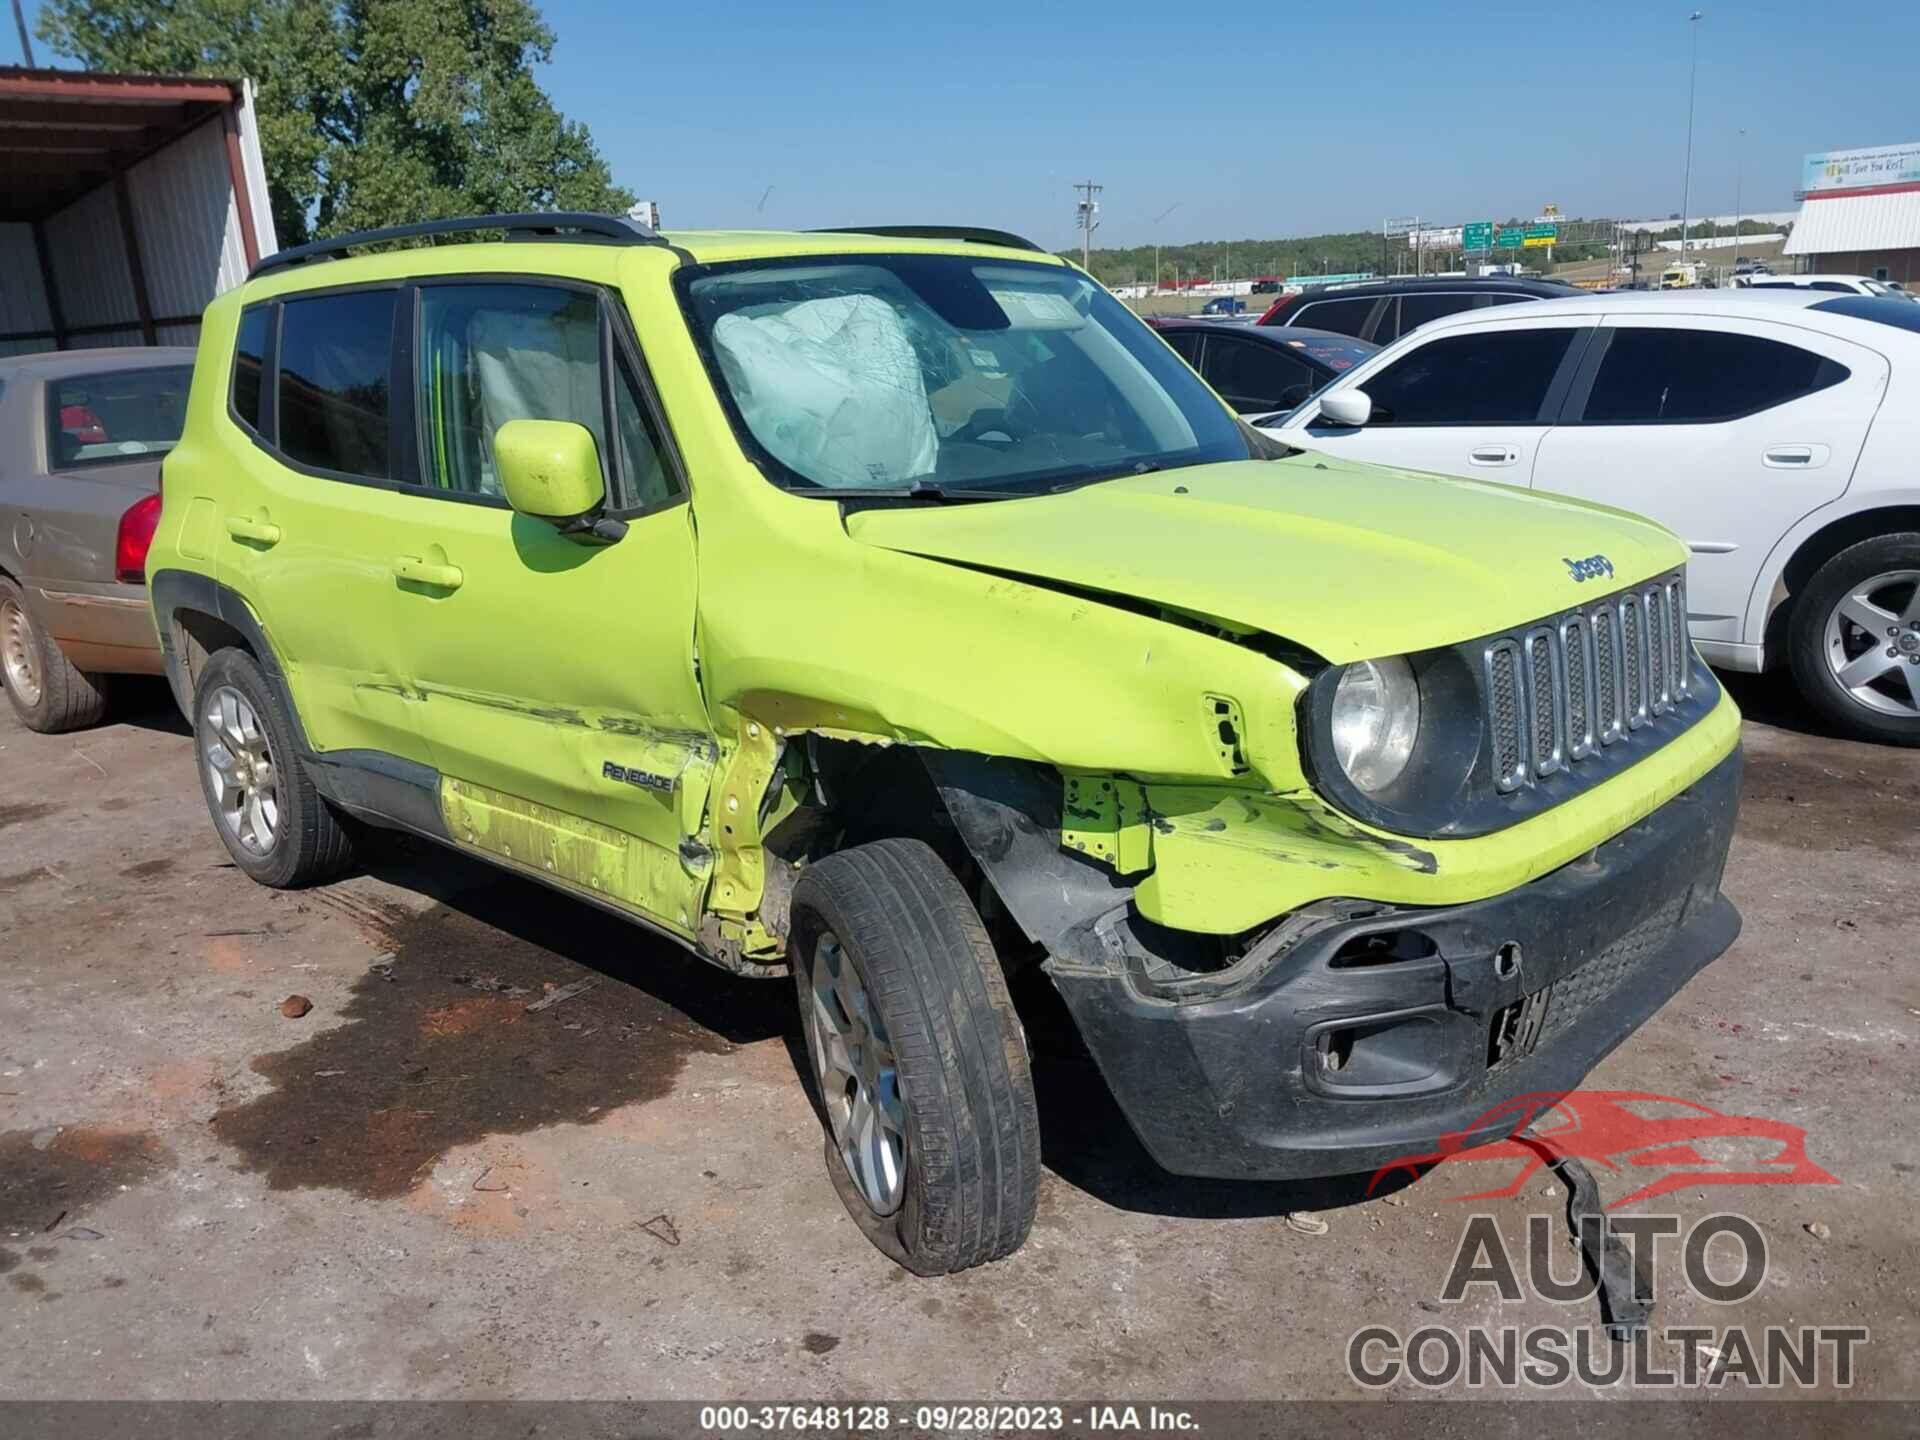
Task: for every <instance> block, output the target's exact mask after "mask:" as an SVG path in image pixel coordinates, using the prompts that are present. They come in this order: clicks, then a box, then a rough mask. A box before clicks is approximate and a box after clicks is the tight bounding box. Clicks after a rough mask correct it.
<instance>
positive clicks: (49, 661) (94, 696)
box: [0, 579, 107, 735]
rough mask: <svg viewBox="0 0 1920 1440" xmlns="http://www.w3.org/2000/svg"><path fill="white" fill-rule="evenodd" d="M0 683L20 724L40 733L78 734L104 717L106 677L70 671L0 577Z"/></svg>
mask: <svg viewBox="0 0 1920 1440" xmlns="http://www.w3.org/2000/svg"><path fill="white" fill-rule="evenodd" d="M0 681H3V682H4V684H5V686H6V691H7V699H8V700H10V701H12V702H13V710H14V713H15V714H16V715H18V716H19V717H20V720H21V723H22V724H24V725H25V726H26V727H27V728H28V729H29V730H37V731H39V732H40V733H41V734H42V735H56V734H59V733H60V732H61V731H63V730H81V729H84V728H86V727H87V726H89V725H97V724H99V723H100V717H101V716H102V715H104V714H106V713H107V678H106V676H104V675H89V674H88V673H87V672H86V671H84V670H81V669H78V668H76V667H75V665H74V664H73V662H72V661H71V660H69V659H67V657H66V654H65V652H63V651H62V650H61V649H60V647H59V646H58V645H56V644H54V642H53V637H52V636H50V635H45V634H42V633H41V630H40V627H39V626H38V625H36V624H34V623H33V616H32V615H30V614H29V613H28V612H27V597H26V595H25V594H24V593H22V591H21V589H20V587H19V586H18V585H16V584H15V583H14V582H13V581H11V580H6V579H0Z"/></svg>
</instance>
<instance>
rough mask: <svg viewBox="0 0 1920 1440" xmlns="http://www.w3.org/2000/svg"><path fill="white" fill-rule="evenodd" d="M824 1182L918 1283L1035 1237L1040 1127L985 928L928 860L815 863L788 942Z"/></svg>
mask: <svg viewBox="0 0 1920 1440" xmlns="http://www.w3.org/2000/svg"><path fill="white" fill-rule="evenodd" d="M790 946H791V956H792V960H793V973H794V980H795V984H796V987H797V989H798V991H799V998H800V1008H801V1016H802V1023H803V1027H804V1029H805V1030H806V1037H807V1053H808V1055H809V1057H810V1058H811V1060H812V1063H813V1076H814V1079H815V1081H816V1082H817V1084H818V1085H819V1088H820V1099H821V1102H822V1106H823V1108H824V1109H825V1111H826V1116H827V1128H828V1136H827V1168H828V1172H829V1174H830V1175H831V1176H832V1179H833V1184H834V1189H835V1190H836V1191H838V1192H839V1195H840V1199H841V1202H842V1203H843V1204H845V1206H846V1207H847V1213H848V1214H849V1215H851V1216H852V1217H853V1218H854V1220H855V1222H856V1223H857V1224H858V1225H859V1226H860V1228H861V1230H862V1231H863V1232H865V1234H866V1236H867V1238H868V1239H869V1240H871V1241H872V1242H873V1243H874V1244H875V1245H876V1246H878V1247H879V1249H880V1250H881V1251H883V1252H884V1253H885V1254H887V1255H888V1256H890V1257H891V1258H892V1259H894V1260H895V1261H897V1262H898V1263H899V1264H901V1265H904V1266H905V1267H906V1268H907V1269H909V1270H911V1271H913V1272H914V1273H915V1274H917V1275H944V1274H947V1273H949V1272H951V1271H955V1270H964V1269H967V1268H969V1267H970V1266H974V1265H981V1264H985V1263H986V1262H987V1261H989V1260H998V1259H1000V1258H1002V1257H1004V1256H1007V1255H1011V1254H1012V1253H1013V1252H1014V1251H1015V1250H1017V1249H1019V1248H1020V1246H1021V1244H1022V1243H1024V1242H1025V1240H1026V1238H1027V1232H1028V1231H1029V1230H1030V1229H1031V1228H1032V1226H1033V1214H1034V1207H1035V1204H1036V1203H1037V1201H1038V1198H1039V1192H1040V1120H1039V1112H1038V1110H1037V1109H1036V1107H1035V1105H1034V1098H1033V1078H1032V1075H1031V1073H1030V1071H1029V1068H1028V1064H1027V1051H1026V1043H1025V1040H1024V1037H1023V1035H1022V1032H1021V1029H1020V1021H1019V1018H1018V1017H1017V1016H1016V1015H1015V1014H1014V1011H1013V1001H1012V999H1011V998H1010V997H1009V996H1008V994H1007V985H1006V979H1005V977H1004V976H1003V975H1002V973H1001V970H1000V962H999V959H998V957H997V956H996V955H995V954H994V950H993V945H992V943H991V942H990V941H989V940H988V938H987V933H986V929H985V927H984V926H982V925H981V923H980V916H979V914H978V913H977V912H976V911H975V910H974V908H973V904H972V902H971V901H969V900H968V899H967V895H966V892H965V891H964V890H962V889H961V887H960V884H959V882H958V881H957V880H955V879H954V877H953V874H952V872H951V871H949V870H948V869H947V867H946V866H945V865H944V864H942V863H941V860H940V858H939V856H938V855H936V854H935V853H934V851H933V850H932V849H931V848H930V847H928V846H927V845H924V844H922V843H921V842H920V841H918V840H881V841H876V842H875V843H873V844H870V845H860V846H856V847H855V848H853V849H851V850H844V851H841V852H840V853H839V854H837V855H830V856H828V857H827V858H826V859H824V860H821V861H820V862H818V863H817V864H815V865H812V866H809V867H808V869H807V870H806V872H805V873H804V874H803V875H802V876H801V877H800V882H799V884H798V885H797V886H796V887H795V889H794V897H793V924H792V934H791V938H790Z"/></svg>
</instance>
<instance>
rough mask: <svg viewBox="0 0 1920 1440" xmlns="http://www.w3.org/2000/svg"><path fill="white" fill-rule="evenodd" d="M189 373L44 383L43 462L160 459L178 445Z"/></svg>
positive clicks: (183, 368) (105, 374) (181, 368)
mask: <svg viewBox="0 0 1920 1440" xmlns="http://www.w3.org/2000/svg"><path fill="white" fill-rule="evenodd" d="M192 378H193V369H192V367H191V366H187V365H165V366H158V367H153V368H149V369H144V370H104V371H101V372H100V373H98V374H95V375H66V376H62V377H61V378H60V379H58V380H49V381H48V382H47V462H48V468H49V469H53V470H75V469H80V468H83V467H85V466H90V465H113V464H124V463H126V462H127V461H129V460H146V459H152V458H153V457H155V456H159V455H164V454H166V453H167V451H169V450H171V449H172V448H173V447H174V446H175V445H177V444H178V443H179V441H180V431H181V429H182V427H184V426H185V424H186V420H187V387H188V384H189V383H190V382H191V380H192Z"/></svg>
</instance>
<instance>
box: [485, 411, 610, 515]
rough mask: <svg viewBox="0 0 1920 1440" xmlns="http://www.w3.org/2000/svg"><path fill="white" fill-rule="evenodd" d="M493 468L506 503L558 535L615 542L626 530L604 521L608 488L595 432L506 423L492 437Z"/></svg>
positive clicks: (557, 424)
mask: <svg viewBox="0 0 1920 1440" xmlns="http://www.w3.org/2000/svg"><path fill="white" fill-rule="evenodd" d="M493 463H494V466H495V468H496V469H498V471H499V472H500V483H501V485H502V486H503V487H504V488H505V489H506V492H507V503H508V504H509V505H511V506H513V508H514V509H515V510H518V511H519V512H520V513H521V514H522V515H528V516H531V517H532V518H534V519H536V520H545V521H546V522H547V523H548V524H550V525H554V526H557V527H558V528H559V530H560V531H561V533H562V534H566V535H576V534H577V535H582V536H591V537H593V538H597V539H601V540H618V539H619V538H620V536H621V535H624V534H625V533H626V526H625V525H623V524H622V523H621V522H620V521H618V520H603V519H601V518H600V509H601V507H602V506H603V505H605V504H606V501H607V486H606V482H605V481H604V480H602V479H601V477H600V450H599V447H598V446H597V445H595V444H594V440H593V432H592V431H590V430H588V429H587V427H586V426H584V425H576V424H575V423H574V422H573V421H571V420H509V421H507V423H506V424H504V425H502V426H501V427H500V428H499V429H498V430H496V431H494V432H493Z"/></svg>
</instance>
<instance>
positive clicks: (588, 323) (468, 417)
mask: <svg viewBox="0 0 1920 1440" xmlns="http://www.w3.org/2000/svg"><path fill="white" fill-rule="evenodd" d="M418 385H419V405H420V413H421V416H422V417H423V423H422V429H423V431H424V432H425V437H426V453H425V456H424V463H423V465H422V467H421V473H422V479H423V481H424V483H425V484H426V486H427V487H428V488H429V489H432V490H444V491H447V492H450V493H452V494H456V495H484V496H491V497H494V498H496V499H498V498H504V496H505V490H504V488H503V487H502V485H501V481H500V476H499V472H498V470H497V469H496V468H495V466H494V461H493V438H494V435H495V433H496V432H497V431H498V430H499V429H500V427H501V426H502V425H504V424H506V423H507V422H508V421H509V420H571V421H573V422H574V423H576V424H579V425H584V426H586V428H587V429H588V430H589V431H590V432H592V434H593V441H594V446H595V448H596V449H597V450H598V451H599V455H600V470H601V477H602V479H603V481H604V483H605V484H606V485H607V487H608V490H609V491H611V489H612V486H613V477H612V475H611V473H610V467H611V465H612V455H611V452H610V451H609V450H608V447H607V424H606V402H605V392H604V388H603V385H602V374H601V344H600V301H599V299H598V297H597V296H595V295H594V294H593V293H592V292H590V291H586V290H575V289H569V288H565V287H561V286H555V285H491V284H472V285H469V284H451V285H426V286H422V287H421V291H420V358H419V375H418Z"/></svg>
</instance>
